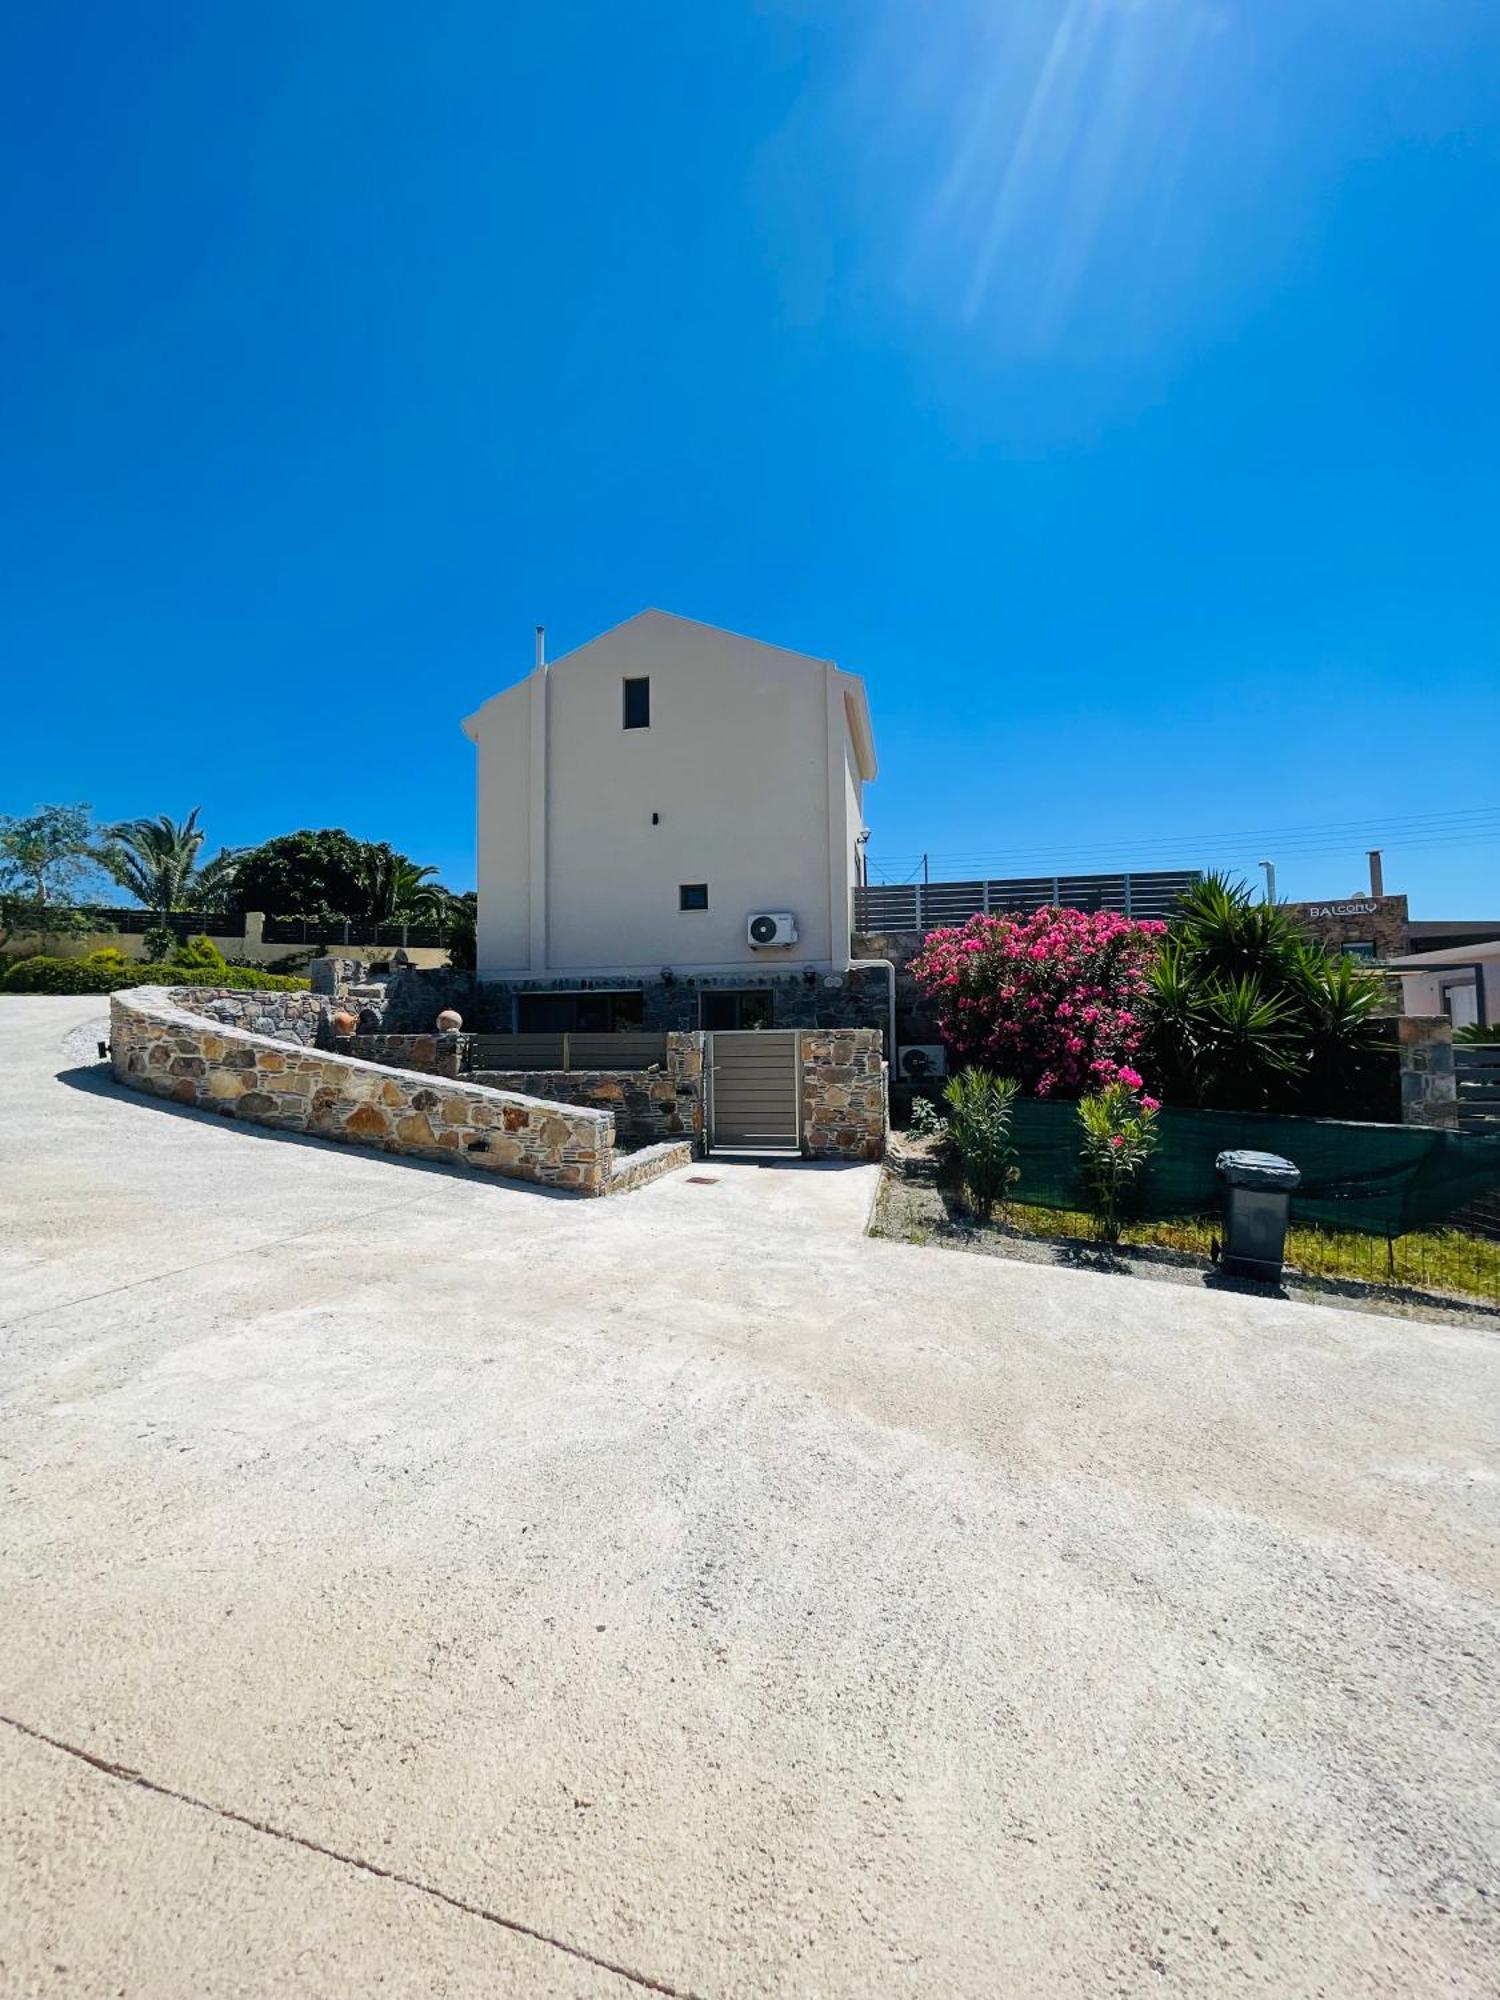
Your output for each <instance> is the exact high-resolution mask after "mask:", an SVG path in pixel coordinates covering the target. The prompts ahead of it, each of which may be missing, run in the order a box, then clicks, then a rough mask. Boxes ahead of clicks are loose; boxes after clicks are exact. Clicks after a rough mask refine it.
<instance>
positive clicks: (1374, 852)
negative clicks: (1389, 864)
mask: <svg viewBox="0 0 1500 2000" xmlns="http://www.w3.org/2000/svg"><path fill="white" fill-rule="evenodd" d="M1370 894H1371V895H1372V896H1383V895H1384V894H1385V870H1384V868H1382V866H1381V864H1380V849H1379V848H1378V847H1372V848H1371V849H1370Z"/></svg>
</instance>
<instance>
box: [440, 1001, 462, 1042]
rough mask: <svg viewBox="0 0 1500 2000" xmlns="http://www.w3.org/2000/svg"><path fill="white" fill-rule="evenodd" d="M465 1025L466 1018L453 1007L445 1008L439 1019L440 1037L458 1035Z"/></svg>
mask: <svg viewBox="0 0 1500 2000" xmlns="http://www.w3.org/2000/svg"><path fill="white" fill-rule="evenodd" d="M463 1024H464V1017H463V1015H462V1014H460V1013H458V1012H457V1011H456V1010H455V1009H454V1008H452V1007H445V1008H444V1009H443V1011H442V1013H441V1014H439V1015H438V1017H437V1026H438V1033H439V1034H440V1035H456V1034H457V1033H458V1031H459V1029H460V1028H461V1027H462V1026H463Z"/></svg>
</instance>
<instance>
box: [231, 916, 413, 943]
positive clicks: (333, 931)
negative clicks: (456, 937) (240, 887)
mask: <svg viewBox="0 0 1500 2000" xmlns="http://www.w3.org/2000/svg"><path fill="white" fill-rule="evenodd" d="M261 935H262V937H264V939H265V941H266V943H267V944H314V945H324V944H364V945H383V946H385V947H387V948H388V949H390V950H392V951H394V950H395V948H396V946H397V945H414V944H415V945H424V946H426V945H441V944H446V943H447V941H448V939H447V933H446V932H445V931H444V930H443V929H442V927H441V926H440V925H438V924H376V923H371V922H369V921H368V919H366V918H361V917H267V918H266V922H265V929H264V930H263V931H262V933H261Z"/></svg>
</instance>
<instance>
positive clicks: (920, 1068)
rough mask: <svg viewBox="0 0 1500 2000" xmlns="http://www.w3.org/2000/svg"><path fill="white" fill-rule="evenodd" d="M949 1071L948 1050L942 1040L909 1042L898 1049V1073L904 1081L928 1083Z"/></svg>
mask: <svg viewBox="0 0 1500 2000" xmlns="http://www.w3.org/2000/svg"><path fill="white" fill-rule="evenodd" d="M947 1073H948V1051H947V1050H946V1049H945V1048H944V1047H943V1045H942V1043H941V1042H908V1044H907V1045H906V1047H905V1048H904V1049H898V1050H897V1051H896V1074H897V1076H899V1077H900V1079H901V1081H902V1082H903V1083H926V1082H927V1081H928V1079H929V1078H930V1077H934V1076H946V1075H947Z"/></svg>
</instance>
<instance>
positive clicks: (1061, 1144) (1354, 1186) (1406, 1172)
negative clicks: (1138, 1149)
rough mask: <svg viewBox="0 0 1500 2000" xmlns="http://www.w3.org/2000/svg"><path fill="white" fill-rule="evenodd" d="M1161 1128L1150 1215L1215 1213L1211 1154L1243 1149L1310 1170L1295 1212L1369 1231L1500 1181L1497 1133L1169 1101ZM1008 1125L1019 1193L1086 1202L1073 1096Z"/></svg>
mask: <svg viewBox="0 0 1500 2000" xmlns="http://www.w3.org/2000/svg"><path fill="white" fill-rule="evenodd" d="M1160 1131H1161V1143H1160V1144H1159V1146H1158V1147H1157V1150H1156V1153H1155V1155H1154V1157H1153V1159H1152V1161H1151V1165H1150V1168H1149V1169H1148V1171H1147V1174H1146V1177H1145V1181H1144V1185H1143V1188H1142V1205H1141V1215H1142V1218H1143V1219H1144V1220H1146V1221H1152V1222H1155V1221H1165V1220H1167V1219H1168V1218H1170V1217H1172V1216H1182V1215H1206V1214H1209V1213H1212V1212H1217V1211H1218V1210H1219V1209H1220V1208H1221V1207H1222V1206H1223V1199H1224V1189H1223V1183H1222V1182H1221V1181H1220V1179H1219V1177H1218V1174H1217V1173H1216V1172H1215V1170H1214V1161H1215V1159H1216V1158H1217V1157H1218V1155H1219V1154H1220V1153H1224V1152H1229V1151H1231V1150H1234V1149H1237V1148H1242V1147H1249V1148H1253V1149H1254V1150H1255V1151H1256V1152H1260V1153H1280V1154H1281V1155H1282V1156H1283V1158H1285V1159H1288V1160H1291V1161H1293V1162H1294V1163H1295V1164H1296V1165H1297V1166H1299V1167H1300V1168H1301V1169H1302V1185H1301V1187H1300V1188H1299V1189H1298V1191H1297V1193H1296V1194H1295V1195H1294V1196H1293V1197H1292V1217H1293V1220H1294V1221H1298V1222H1307V1223H1316V1224H1318V1225H1320V1226H1321V1227H1323V1228H1325V1229H1353V1230H1360V1231H1362V1232H1364V1233H1365V1234H1367V1235H1371V1236H1404V1235H1406V1234H1407V1233H1408V1232H1409V1231H1411V1230H1414V1229H1432V1228H1435V1227H1436V1226H1437V1225H1438V1224H1439V1223H1441V1222H1443V1221H1444V1220H1446V1218H1447V1217H1448V1216H1450V1215H1452V1214H1453V1212H1454V1211H1455V1210H1456V1209H1460V1208H1462V1207H1464V1205H1465V1204H1466V1203H1468V1202H1470V1201H1473V1200H1474V1199H1475V1198H1476V1197H1477V1196H1479V1195H1482V1194H1484V1193H1485V1192H1486V1191H1487V1190H1488V1189H1490V1188H1493V1187H1497V1186H1500V1139H1475V1138H1469V1137H1467V1136H1464V1135H1461V1134H1459V1133H1457V1132H1431V1131H1427V1130H1426V1129H1424V1128H1423V1127H1421V1126H1418V1125H1352V1124H1345V1123H1342V1122H1341V1121H1339V1120H1336V1119H1331V1118H1270V1117H1262V1116H1259V1115H1257V1114H1255V1113H1252V1112H1238V1111H1174V1110H1166V1111H1163V1112H1162V1113H1161V1116H1160ZM1011 1132H1012V1138H1013V1141H1014V1144H1015V1148H1016V1153H1017V1157H1018V1158H1019V1160H1020V1164H1021V1178H1020V1181H1019V1183H1018V1185H1017V1187H1016V1199H1017V1200H1018V1201H1024V1202H1034V1203H1035V1204H1036V1205H1037V1206H1038V1207H1041V1208H1084V1207H1086V1206H1087V1202H1086V1200H1085V1197H1084V1192H1083V1189H1082V1186H1081V1184H1080V1182H1079V1178H1078V1139H1079V1132H1078V1112H1077V1107H1076V1106H1075V1105H1072V1104H1064V1103H1055V1102H1049V1101H1047V1100H1044V1099H1040V1098H1029V1097H1028V1098H1018V1099H1017V1100H1016V1104H1015V1113H1014V1118H1013V1121H1012V1127H1011Z"/></svg>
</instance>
